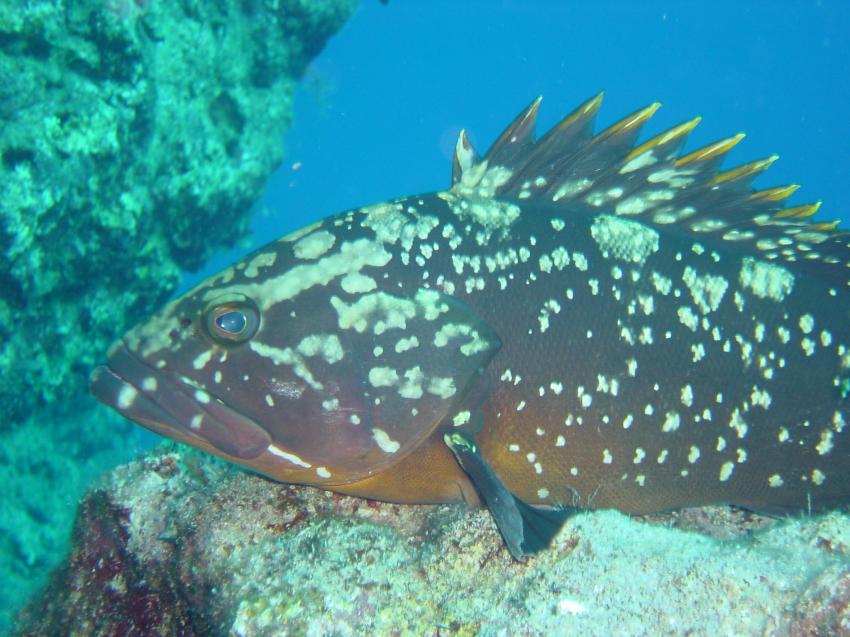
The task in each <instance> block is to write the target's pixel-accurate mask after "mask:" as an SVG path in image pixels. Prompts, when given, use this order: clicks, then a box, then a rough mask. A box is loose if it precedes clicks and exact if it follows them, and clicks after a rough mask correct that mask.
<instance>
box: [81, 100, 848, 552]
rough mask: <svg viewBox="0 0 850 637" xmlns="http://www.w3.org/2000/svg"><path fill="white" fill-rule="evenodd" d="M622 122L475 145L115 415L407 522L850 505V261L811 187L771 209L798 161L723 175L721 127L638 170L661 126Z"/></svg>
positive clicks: (341, 236) (134, 352) (243, 300)
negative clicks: (403, 510)
mask: <svg viewBox="0 0 850 637" xmlns="http://www.w3.org/2000/svg"><path fill="white" fill-rule="evenodd" d="M600 102H601V96H599V97H596V98H594V99H592V100H590V101H588V102H587V103H585V104H583V105H582V106H580V107H579V108H578V109H577V110H576V111H575V112H573V113H572V114H571V115H570V116H568V117H567V118H565V119H564V120H562V121H561V122H560V123H559V124H558V125H556V126H555V127H554V128H553V129H552V130H551V131H549V132H548V133H547V134H546V135H544V136H543V137H542V138H540V139H536V138H535V136H534V121H535V118H536V115H537V109H538V105H539V100H537V101H535V102H534V103H532V104H531V105H530V106H529V107H528V108H527V109H525V110H524V111H523V112H522V113H520V115H519V116H518V117H517V118H516V119H515V120H514V121H513V123H512V124H511V125H510V126H509V127H508V128H507V130H506V131H505V132H504V133H503V134H502V135H501V136H500V137H499V139H498V140H497V141H496V142H495V143H494V145H493V146H492V147H491V149H490V150H489V151H488V153H487V154H486V155H485V156H484V157H479V156H478V155H477V154H476V153H475V151H474V149H472V147H471V145H470V144H469V142H468V140H467V138H466V136H465V134H463V133H461V136H460V139H459V141H458V144H457V149H456V152H455V157H454V163H453V175H452V186H451V188H449V189H448V190H445V191H441V192H437V193H430V194H425V195H417V196H411V197H405V198H400V199H397V200H393V201H389V202H384V203H380V204H376V205H373V206H367V207H365V208H359V209H355V210H351V211H348V212H344V213H341V214H339V215H335V216H333V217H330V218H327V219H324V220H322V221H319V222H316V223H315V224H312V225H311V226H308V227H306V228H304V229H301V230H299V231H297V232H295V233H292V234H291V235H288V236H286V237H284V238H282V239H280V240H279V241H276V242H274V243H271V244H269V245H267V246H265V247H263V248H261V249H260V250H258V251H257V252H255V253H254V254H252V255H249V256H248V257H246V258H245V259H243V260H242V261H240V262H238V263H236V264H234V265H233V266H231V267H229V268H227V269H225V270H224V271H222V272H221V273H219V274H217V275H215V276H213V277H211V278H210V279H208V280H207V281H205V282H203V283H201V284H200V285H199V286H197V287H196V288H195V289H194V290H192V291H190V292H188V293H187V294H186V295H184V296H183V297H181V298H179V299H177V300H175V301H173V302H172V303H170V304H169V305H168V306H166V307H165V308H164V309H163V310H162V311H161V312H160V313H158V314H157V315H156V316H154V317H152V318H151V319H149V320H148V321H146V322H144V323H142V324H141V325H139V326H138V327H136V328H134V329H133V330H131V331H130V332H129V333H128V334H127V335H126V336H125V337H124V338H123V339H122V340H121V341H119V342H118V343H116V345H115V346H113V348H112V350H111V351H110V354H109V364H108V366H106V367H101V368H98V370H96V371H95V372H94V374H93V376H92V389H93V391H94V393H95V395H96V396H97V397H98V398H99V399H100V400H102V401H103V402H105V403H107V404H109V405H112V406H113V407H115V408H117V409H118V410H119V411H121V412H122V413H124V414H125V415H127V416H128V417H130V418H132V419H133V420H136V421H137V422H139V423H141V424H143V425H144V426H146V427H149V428H151V429H152V430H154V431H156V432H159V433H161V434H163V435H166V436H169V437H172V438H175V439H178V440H181V441H184V442H187V443H189V444H192V445H194V446H196V447H199V448H201V449H205V450H207V451H209V452H212V453H215V454H217V455H219V456H222V457H224V458H226V459H228V460H230V461H232V462H235V463H237V464H240V465H242V466H245V467H247V468H249V469H252V470H254V471H257V472H259V473H261V474H264V475H266V476H269V477H271V478H273V479H276V480H281V481H285V482H293V483H302V484H313V485H317V486H320V487H323V488H327V489H330V490H334V491H338V492H342V493H351V494H357V495H362V496H367V497H373V498H380V499H385V500H391V501H397V502H423V503H424V502H449V501H459V500H466V501H467V502H478V501H479V493H485V492H489V493H502V492H503V490H502V489H501V487H502V486H504V487H505V488H506V489H507V490H508V491H509V492H510V493H511V494H512V495H513V496H515V497H516V498H517V499H518V500H520V501H524V503H527V504H531V505H540V506H554V507H565V506H568V507H578V508H585V507H592V508H608V507H613V508H617V509H620V510H623V511H627V512H634V513H646V512H651V511H658V510H664V509H670V508H674V507H680V506H686V505H701V504H708V503H721V502H722V503H733V504H738V505H741V506H745V507H750V508H754V509H762V510H771V511H785V510H812V509H817V508H822V507H826V506H835V505H837V504H840V503H843V502H845V501H846V500H847V498H848V495H850V481H848V477H850V468H848V467H849V466H850V465H848V460H850V457H848V456H850V443H848V433H847V425H846V421H847V419H848V418H850V414H848V409H847V401H846V397H847V395H848V393H850V371H848V370H850V351H848V347H850V328H848V309H850V302H848V301H850V298H848V294H849V293H850V291H848V272H849V271H848V269H847V268H848V257H850V253H848V237H847V236H846V235H845V234H844V233H843V232H841V231H839V230H838V229H837V224H836V223H813V222H811V221H810V220H809V217H810V216H811V215H812V214H813V213H814V212H815V211H816V210H817V204H812V205H804V206H794V207H786V206H785V199H786V198H787V197H788V196H789V195H790V194H791V193H793V192H794V190H795V189H796V187H795V186H784V187H776V188H769V189H765V190H754V189H753V188H752V186H751V182H752V180H753V179H754V178H755V177H756V176H757V175H758V174H760V173H761V172H762V171H763V170H765V169H766V168H767V167H768V166H769V165H770V164H771V163H772V162H773V160H775V157H770V158H767V159H765V160H762V161H757V162H752V163H750V164H746V165H744V166H739V167H737V168H733V169H730V170H726V171H721V170H720V168H719V165H720V162H721V161H722V159H723V156H724V155H725V153H726V152H727V151H728V150H730V149H731V148H732V147H733V146H734V145H735V144H736V143H737V142H738V141H739V140H740V138H741V137H742V136H741V135H738V136H735V137H732V138H729V139H727V140H722V141H720V142H717V143H715V144H711V145H709V146H706V147H705V148H701V149H699V150H697V151H693V152H691V153H688V154H683V153H682V152H681V148H682V145H683V144H684V141H685V138H686V136H687V134H688V133H689V132H690V130H691V129H693V127H694V126H696V124H697V122H698V119H696V120H691V121H689V122H685V123H683V124H681V125H679V126H676V127H674V128H672V129H670V130H668V131H665V132H663V133H661V134H660V135H657V136H656V137H653V138H652V139H650V140H649V141H647V142H644V143H642V144H640V145H638V146H635V143H636V139H637V137H638V134H639V131H640V129H641V127H642V125H643V124H644V123H645V122H646V120H648V119H649V117H650V116H651V115H652V114H653V113H654V112H655V110H657V108H658V105H657V104H653V105H651V106H650V107H647V108H645V109H642V110H640V111H638V112H637V113H635V114H633V115H631V116H629V117H627V118H624V119H623V120H621V121H619V122H617V123H616V124H614V125H613V126H611V127H610V128H608V129H606V130H604V131H602V132H601V133H598V134H596V135H593V133H592V123H593V119H594V116H595V114H596V111H597V110H598V108H599V104H600ZM454 434H457V436H459V437H458V438H456V440H458V441H461V444H460V447H458V446H453V445H452V444H451V443H450V441H451V437H452V435H454ZM473 441H474V442H473ZM462 465H466V467H467V469H469V467H474V468H475V469H474V471H469V472H468V471H465V470H464V467H463V466H462ZM482 467H487V469H483V468H482ZM475 475H478V476H483V477H480V478H478V479H477V480H476V478H475V477H474V476H475ZM471 476H473V477H472V479H471ZM494 481H495V482H494ZM499 481H500V484H498V485H496V486H497V487H498V488H496V487H493V488H492V489H491V488H490V487H491V486H493V485H494V484H495V483H499ZM483 482H486V483H487V484H483ZM485 499H486V498H485ZM492 508H493V507H491V509H492ZM512 551H513V549H512ZM515 554H516V553H515Z"/></svg>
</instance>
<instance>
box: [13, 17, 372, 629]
mask: <svg viewBox="0 0 850 637" xmlns="http://www.w3.org/2000/svg"><path fill="white" fill-rule="evenodd" d="M354 5H355V1H354V0H220V1H217V2H207V1H202V0H182V1H179V2H171V1H162V0H28V1H27V2H20V1H19V0H0V253H2V258H0V369H2V370H3V373H2V374H0V432H2V434H3V435H2V442H0V478H2V481H3V485H4V495H3V497H2V498H0V575H2V577H0V634H2V633H4V632H5V629H6V628H7V627H8V621H9V617H10V614H11V613H12V612H14V609H15V608H16V607H17V606H18V605H19V604H20V602H21V601H22V599H21V598H22V597H24V596H25V595H26V594H27V593H28V592H30V591H31V588H32V586H34V585H36V584H38V583H39V582H42V581H43V580H42V578H43V577H44V575H45V574H46V572H47V571H48V570H49V569H50V568H51V567H53V566H54V565H55V564H56V563H57V562H58V561H59V560H60V559H61V556H62V555H64V554H65V552H66V551H67V535H68V530H69V526H70V521H71V519H72V517H73V509H74V507H75V505H76V502H77V499H78V497H79V496H80V495H81V494H82V493H83V491H84V489H85V488H86V484H87V483H88V481H90V480H91V479H93V477H95V476H96V475H98V474H99V473H101V472H102V471H105V470H107V469H109V468H111V467H113V466H115V464H117V463H118V462H123V461H126V460H127V459H128V458H129V457H130V453H131V452H132V451H133V450H134V447H135V440H136V439H135V437H134V436H132V435H131V434H129V433H128V432H129V427H128V426H127V425H126V423H125V424H124V425H121V424H118V423H116V420H117V419H115V418H114V417H108V416H105V415H103V414H102V413H101V414H98V415H92V414H91V409H92V402H91V401H88V402H87V401H86V400H85V399H83V398H82V396H83V395H84V394H85V393H86V383H87V378H88V374H89V372H90V371H91V369H92V367H93V366H94V365H95V364H96V363H97V362H99V361H100V360H101V359H102V357H103V354H104V352H105V350H106V348H107V347H108V345H109V343H110V342H111V341H112V340H113V339H114V338H116V337H117V336H119V335H120V334H121V333H123V332H124V331H125V329H126V328H128V327H129V326H130V324H132V323H135V322H136V321H138V320H141V319H143V318H144V317H146V316H148V315H149V314H150V312H151V311H152V310H153V309H154V308H155V307H156V306H157V305H159V304H160V303H161V302H163V301H164V300H165V299H166V298H167V297H168V296H169V295H170V294H171V293H172V292H173V291H174V290H175V287H176V286H177V284H178V279H179V273H180V272H181V270H186V269H193V268H197V267H198V266H199V265H200V264H202V263H203V262H204V261H205V260H206V259H207V258H208V257H209V256H210V255H211V254H213V253H214V252H215V251H216V250H217V249H219V248H221V247H222V246H230V245H233V244H235V243H236V242H237V240H239V239H240V238H241V237H243V236H244V235H245V233H246V229H247V225H248V219H249V212H250V209H251V206H252V204H253V203H254V202H255V200H256V199H257V197H258V195H259V193H260V191H261V188H262V187H263V184H264V182H265V180H266V178H267V177H268V176H269V175H270V174H271V172H272V171H273V169H274V168H275V167H276V165H277V164H278V163H279V161H280V160H281V157H282V152H283V147H282V140H283V135H284V132H285V131H286V129H287V128H288V126H289V124H290V121H291V117H292V99H293V93H294V90H295V86H296V82H297V81H298V79H299V77H300V76H301V75H302V74H303V73H304V71H305V69H306V67H307V65H308V63H309V62H310V60H311V59H312V58H313V57H314V56H315V55H316V54H317V53H318V52H319V51H320V50H321V49H322V47H323V46H324V44H325V42H326V41H327V39H328V38H329V37H330V36H331V35H332V34H333V33H334V32H335V31H336V30H337V29H339V28H340V27H341V26H342V24H343V23H344V22H345V20H346V19H347V18H348V17H349V16H350V15H351V13H352V11H353V10H354ZM113 526H114V525H113Z"/></svg>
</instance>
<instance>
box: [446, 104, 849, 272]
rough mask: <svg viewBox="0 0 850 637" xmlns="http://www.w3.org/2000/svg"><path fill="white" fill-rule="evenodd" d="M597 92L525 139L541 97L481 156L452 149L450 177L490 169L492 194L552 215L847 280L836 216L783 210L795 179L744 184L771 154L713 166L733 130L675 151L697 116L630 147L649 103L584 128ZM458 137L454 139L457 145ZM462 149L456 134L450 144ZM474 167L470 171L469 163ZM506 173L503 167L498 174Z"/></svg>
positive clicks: (650, 110) (843, 238) (806, 208)
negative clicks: (604, 219) (607, 218)
mask: <svg viewBox="0 0 850 637" xmlns="http://www.w3.org/2000/svg"><path fill="white" fill-rule="evenodd" d="M601 103H602V94H601V93H600V94H599V95H597V96H596V97H594V98H592V99H590V100H588V101H587V102H585V103H584V104H582V105H581V106H579V108H577V109H576V110H575V111H573V113H571V114H570V115H569V116H567V117H566V118H564V119H563V120H562V121H561V122H560V123H558V124H556V125H555V126H554V127H553V128H552V129H551V130H549V131H548V132H547V133H546V134H545V135H544V136H543V137H542V138H541V139H539V140H537V141H535V140H534V122H535V120H536V117H537V111H538V107H539V104H540V98H538V99H536V100H535V101H534V102H532V103H531V104H530V105H529V106H528V107H527V108H526V109H524V110H523V111H522V112H521V113H520V114H519V116H518V117H517V118H516V119H515V120H514V121H513V122H512V123H511V125H510V126H509V127H508V128H507V129H506V130H505V132H504V133H502V135H501V136H500V137H499V138H498V140H497V141H496V143H494V144H493V146H492V147H491V148H490V150H489V151H488V152H487V154H486V155H484V157H483V158H480V159H478V158H477V156H475V155H474V151H471V150H464V152H463V153H462V155H463V161H460V160H459V159H458V157H459V155H461V153H460V152H458V153H456V155H455V166H456V168H455V170H454V171H453V183H457V182H458V181H460V180H461V179H462V178H463V177H464V173H467V172H468V171H469V172H468V174H470V175H471V174H481V175H484V174H485V173H486V172H488V171H490V170H491V169H493V168H495V167H499V175H500V177H501V179H500V180H499V183H498V187H497V188H496V189H495V194H494V196H495V197H497V198H499V199H507V200H511V199H513V200H517V201H522V202H524V203H525V204H530V205H534V206H536V207H537V208H539V209H541V210H550V211H551V212H552V213H557V214H561V215H563V214H565V213H569V212H575V213H588V214H595V213H605V214H615V215H618V216H627V217H631V218H633V219H635V220H637V221H640V222H641V223H644V224H647V225H652V226H658V227H664V228H667V229H668V230H670V231H674V232H676V233H678V234H680V235H681V234H689V235H692V236H693V238H694V240H695V241H698V242H701V243H705V244H706V245H725V246H726V247H727V248H729V249H731V250H734V251H736V252H739V253H743V254H749V255H751V256H753V257H756V258H758V259H763V260H765V261H768V262H774V263H778V264H782V265H785V266H786V267H790V268H794V269H802V270H806V271H809V272H814V273H817V274H818V275H820V276H824V277H826V278H828V279H830V280H834V281H836V283H839V284H840V285H850V280H848V274H850V271H848V266H850V252H848V247H850V239H848V234H847V233H846V232H844V231H840V230H838V222H837V221H833V222H812V221H811V220H810V217H811V216H812V215H813V214H815V212H817V210H818V209H819V207H820V202H817V203H813V204H804V205H798V206H794V207H786V206H785V200H786V199H787V198H788V197H789V196H790V195H791V194H793V193H794V191H795V190H796V189H797V188H798V186H797V185H794V184H790V185H785V186H779V187H773V188H767V189H762V190H753V188H752V182H753V180H754V179H755V178H756V177H757V176H758V175H760V174H761V173H762V172H764V171H765V170H767V168H769V167H770V165H771V164H773V162H775V161H776V159H777V156H776V155H771V156H770V157H767V158H765V159H761V160H757V161H753V162H749V163H747V164H743V165H741V166H737V167H734V168H731V169H727V170H724V171H721V170H720V165H721V163H722V162H723V160H724V158H725V157H726V154H727V153H728V152H729V151H730V150H731V149H732V148H734V147H735V146H736V145H737V144H738V143H739V142H740V141H741V140H742V139H743V137H744V134H743V133H738V134H736V135H733V136H731V137H728V138H726V139H722V140H719V141H716V142H714V143H712V144H708V145H707V146H704V147H702V148H699V149H697V150H694V151H691V152H688V153H686V154H682V153H681V149H682V146H683V145H684V143H685V140H686V138H687V136H688V134H689V133H690V132H691V131H692V130H693V129H694V128H695V127H696V126H697V124H698V123H699V121H700V118H699V117H697V118H694V119H691V120H689V121H686V122H683V123H681V124H679V125H678V126H674V127H673V128H671V129H669V130H667V131H664V132H662V133H660V134H658V135H656V136H655V137H653V138H651V139H650V140H648V141H646V142H643V143H642V144H640V145H638V146H635V145H634V144H635V142H636V139H637V137H638V134H639V133H640V129H641V127H642V126H643V125H644V124H645V123H646V122H647V121H648V120H649V118H650V117H651V116H652V115H653V114H654V113H655V112H656V111H657V110H658V108H659V107H660V104H658V103H653V104H650V105H649V106H647V107H646V108H643V109H641V110H639V111H637V112H635V113H633V114H632V115H630V116H628V117H625V118H623V119H622V120H620V121H618V122H617V123H615V124H613V125H612V126H610V127H608V128H607V129H605V130H603V131H602V132H600V133H598V134H596V135H594V134H593V130H592V128H593V120H594V119H595V115H596V113H597V111H598V110H599V106H600V104H601ZM461 141H463V145H462V144H461ZM461 147H463V148H464V149H466V148H469V149H471V147H470V146H468V141H465V136H463V135H462V138H461V140H459V142H458V148H459V149H460V148H461ZM473 167H474V168H477V169H478V171H471V169H472V168H473ZM505 169H506V170H505Z"/></svg>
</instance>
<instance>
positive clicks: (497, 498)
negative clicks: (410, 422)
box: [443, 432, 573, 562]
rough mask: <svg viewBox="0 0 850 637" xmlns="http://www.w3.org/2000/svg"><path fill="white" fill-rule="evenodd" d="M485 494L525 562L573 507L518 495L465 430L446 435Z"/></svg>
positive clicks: (512, 546) (515, 553) (548, 539)
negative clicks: (541, 505)
mask: <svg viewBox="0 0 850 637" xmlns="http://www.w3.org/2000/svg"><path fill="white" fill-rule="evenodd" d="M443 439H444V440H445V442H446V444H447V445H448V446H449V449H451V450H452V452H453V453H454V455H455V458H457V461H458V463H459V464H460V466H461V468H462V469H463V470H464V471H465V472H466V474H467V475H468V476H469V477H470V479H471V480H472V483H473V484H474V485H475V488H476V489H478V492H479V493H480V494H481V497H482V498H483V499H484V502H485V503H486V504H487V508H489V509H490V513H491V515H492V516H493V519H494V520H495V521H496V526H498V527H499V532H500V533H501V534H502V537H503V538H504V539H505V544H507V546H508V550H509V551H510V552H511V555H513V557H514V559H515V560H517V561H519V562H524V561H525V558H526V556H528V555H532V554H534V553H537V552H538V551H541V550H543V549H545V548H547V547H548V546H549V544H550V543H551V541H552V538H553V537H555V534H556V533H557V532H558V531H559V530H560V528H561V527H562V526H563V524H564V521H565V520H566V519H567V518H568V517H569V516H570V515H572V513H573V509H569V508H563V509H541V508H537V507H534V506H531V505H529V504H526V503H525V502H523V501H522V500H520V499H519V498H517V497H515V496H514V495H513V494H512V493H511V492H510V491H509V490H508V488H507V487H506V486H505V484H504V483H503V482H502V481H501V480H500V479H499V476H497V475H496V472H495V471H493V469H492V467H490V465H489V464H487V461H486V460H485V459H484V458H483V457H482V456H481V454H480V453H479V451H478V447H477V446H476V445H475V442H474V441H473V440H472V438H470V437H469V436H467V435H466V434H463V433H461V432H452V433H450V434H446V435H445V436H444V438H443Z"/></svg>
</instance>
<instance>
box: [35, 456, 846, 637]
mask: <svg viewBox="0 0 850 637" xmlns="http://www.w3.org/2000/svg"><path fill="white" fill-rule="evenodd" d="M722 511H724V510H723V509H719V508H718V509H717V510H716V512H715V513H713V514H712V513H709V514H706V513H701V514H698V515H695V516H676V517H668V518H666V519H665V518H656V519H655V520H654V521H652V522H648V521H646V520H644V521H635V520H632V519H630V518H628V517H626V516H624V515H621V514H618V513H615V512H611V511H599V512H589V513H581V514H578V515H576V516H574V517H573V518H572V519H571V520H570V521H569V522H568V523H567V525H566V527H565V528H564V529H563V530H562V532H561V533H560V534H559V536H558V537H557V538H556V541H555V543H554V545H553V547H552V548H551V549H550V550H548V551H546V552H544V553H542V554H540V555H539V556H536V557H534V558H531V559H530V560H529V563H528V564H519V563H516V562H513V561H512V560H511V558H510V555H509V554H508V552H507V550H506V549H505V548H504V546H503V544H502V542H501V540H500V538H499V535H498V532H497V530H496V529H495V527H494V525H493V523H492V521H491V519H490V518H489V516H488V514H487V513H486V511H483V510H476V511H471V510H468V509H466V508H465V507H463V506H398V505H392V504H383V503H377V502H373V501H369V500H363V499H358V498H349V497H341V496H337V495H333V494H330V493H326V492H322V491H318V490H315V489H311V488H301V487H293V486H286V485H280V484H275V483H271V482H268V481H266V480H264V479H262V478H259V477H255V476H252V475H248V474H245V473H242V472H240V471H238V470H237V469H235V468H232V467H230V466H226V465H224V464H222V463H220V462H218V461H215V460H214V459H212V458H208V457H204V456H200V455H198V454H196V453H195V452H193V451H186V450H184V449H183V448H182V447H177V446H170V447H169V448H168V449H165V450H161V451H159V452H156V453H154V454H152V455H150V456H149V457H148V458H147V459H145V460H144V461H139V462H136V463H133V464H130V465H127V466H124V467H121V468H119V469H118V470H116V471H115V472H114V473H113V474H112V476H111V477H110V478H109V479H108V480H106V481H105V482H104V483H103V484H102V485H100V486H99V487H98V488H97V489H96V490H94V491H93V492H91V493H90V494H89V496H88V497H87V499H86V500H85V503H84V505H83V506H82V507H81V510H80V516H79V520H78V522H77V527H76V528H77V530H76V535H75V548H74V552H73V555H72V558H71V560H70V562H69V564H68V565H67V566H66V567H65V569H64V570H63V571H61V572H60V573H59V574H58V575H57V576H56V577H55V578H54V581H53V583H52V585H51V587H50V588H49V590H48V591H47V593H46V595H45V596H44V597H43V599H42V600H41V601H35V602H33V604H32V605H31V606H30V608H29V610H28V615H27V623H26V625H25V627H24V628H23V629H22V633H21V634H23V635H42V634H75V635H80V636H82V635H118V634H122V635H123V634H129V635H135V634H139V635H142V634H185V635H194V634H203V635H211V636H215V635H222V636H224V635H237V636H241V637H265V636H272V635H275V636H280V635H331V634H333V635H417V636H418V635H564V634H576V635H578V634H581V635H609V634H629V635H660V634H664V635H718V634H771V635H795V634H830V635H834V634H838V635H841V634H845V635H847V634H850V629H848V624H847V620H848V613H847V605H848V602H850V598H849V597H848V590H850V587H848V585H847V581H848V575H847V574H848V572H850V570H848V568H850V559H848V548H847V547H848V542H850V524H848V519H847V517H846V516H842V515H840V514H837V513H834V514H830V515H826V516H823V517H818V518H806V519H798V520H786V521H777V522H775V523H773V524H771V525H768V528H765V529H761V530H757V531H756V530H752V528H748V529H744V530H742V529H741V527H740V525H739V523H740V522H741V521H742V520H743V521H744V522H747V520H749V517H750V516H743V517H742V518H734V517H733V518H730V517H729V516H727V515H725V514H722ZM718 513H720V514H718ZM679 524H684V525H686V526H689V527H692V528H693V527H703V526H704V527H706V528H708V529H710V530H711V531H712V532H713V533H714V534H716V535H720V536H724V537H731V539H725V540H721V539H718V538H717V537H712V536H709V535H706V534H705V533H702V532H697V531H694V530H691V531H686V530H682V529H680V528H675V527H676V526H677V525H679ZM744 526H751V525H749V524H745V525H744ZM720 527H726V528H724V529H722V530H721V529H720ZM735 529H737V531H736V532H734V533H731V531H734V530H735ZM131 629H132V630H131ZM821 629H822V630H826V631H827V632H824V633H818V632H816V631H817V630H821ZM134 630H135V631H136V632H133V631H134ZM145 631H147V632H145ZM812 631H815V632H812Z"/></svg>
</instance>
